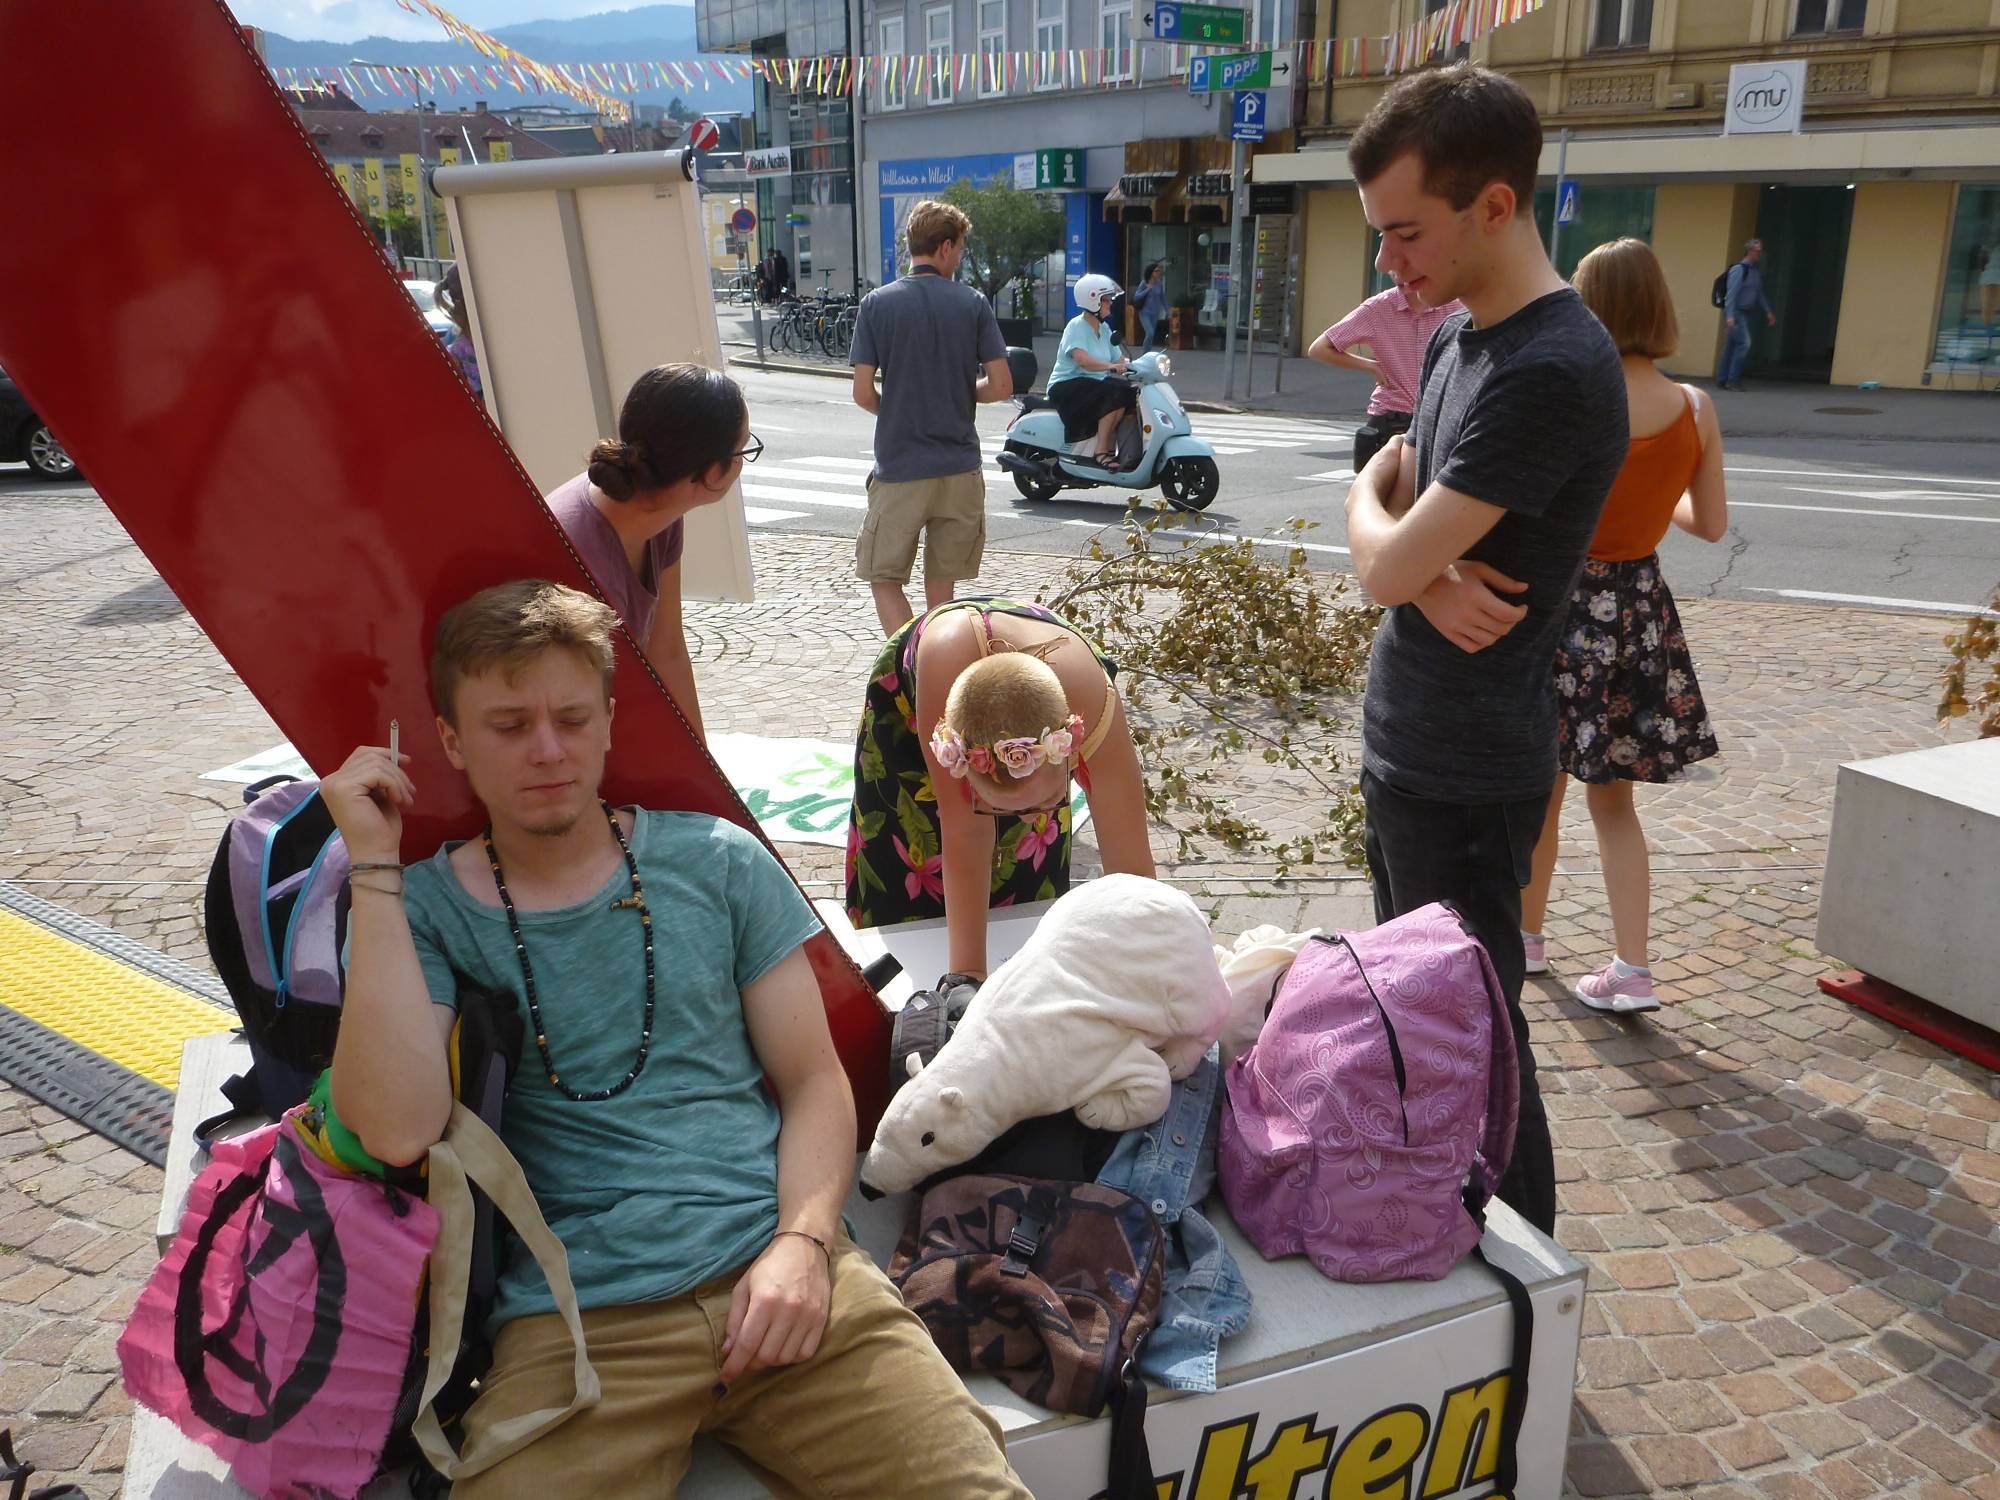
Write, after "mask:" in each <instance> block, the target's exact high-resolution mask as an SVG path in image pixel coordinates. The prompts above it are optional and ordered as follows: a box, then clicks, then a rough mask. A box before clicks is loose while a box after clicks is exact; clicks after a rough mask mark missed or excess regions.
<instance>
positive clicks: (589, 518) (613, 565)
mask: <svg viewBox="0 0 2000 1500" xmlns="http://www.w3.org/2000/svg"><path fill="white" fill-rule="evenodd" d="M547 499H548V506H549V509H550V510H551V511H553V512H555V518H556V520H558V521H559V522H561V523H562V529H563V530H564V531H566V532H568V533H569V539H570V542H571V543H572V544H573V545H574V546H575V547H576V550H577V551H578V552H580V553H581V554H582V555H583V561H584V564H585V566H587V567H588V568H589V569H590V571H591V574H592V575H593V576H594V577H595V578H596V579H597V581H598V583H599V584H600V585H602V587H603V589H604V598H605V602H606V603H608V604H609V605H610V606H611V607H612V608H613V609H615V610H617V611H618V617H619V618H620V619H621V620H623V621H624V622H625V628H626V629H627V630H629V631H631V632H632V634H633V636H634V637H635V638H636V639H637V640H638V642H639V645H640V646H641V648H643V647H644V646H645V645H646V643H647V642H648V641H649V640H651V639H652V636H653V616H654V615H655V614H656V613H657V612H658V610H659V608H660V575H661V574H662V573H664V572H666V571H667V569H669V568H671V567H672V566H673V565H674V564H675V563H677V562H679V561H680V560H681V523H680V521H678V520H676V521H675V522H674V523H673V524H672V525H671V526H669V527H668V528H667V529H666V530H665V531H662V532H661V533H660V534H659V535H658V536H656V537H654V538H653V539H652V540H651V541H649V542H648V543H646V564H645V567H644V568H643V569H642V570H641V572H638V573H634V572H633V571H632V565H631V564H630V563H628V562H627V561H626V560H625V544H624V543H623V542H622V541H620V540H619V539H618V528H617V527H615V526H613V525H612V524H611V523H610V522H609V521H608V520H606V519H605V518H604V513H603V512H602V511H600V510H598V508H597V507H596V506H595V505H592V504H591V503H590V476H589V475H588V474H579V475H577V476H576V478H574V479H572V480H570V481H569V482H568V483H567V484H561V485H557V486H556V488H555V489H553V490H551V491H550V492H549V494H548V497H547Z"/></svg>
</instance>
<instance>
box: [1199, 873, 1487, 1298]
mask: <svg viewBox="0 0 2000 1500" xmlns="http://www.w3.org/2000/svg"><path fill="white" fill-rule="evenodd" d="M1226 1078H1227V1082H1228V1090H1229V1092H1228V1097H1227V1099H1226V1100H1225V1102H1224V1107H1223V1112H1222V1139H1221V1147H1220V1151H1219V1154H1218V1157H1217V1163H1216V1167H1217V1172H1218V1174H1219V1175H1220V1177H1221V1180H1222V1195H1223V1197H1224V1198H1225V1199H1227V1200H1228V1203H1229V1211H1230V1213H1231V1214H1233V1215H1234V1216H1235V1219H1236V1222H1237V1224H1238V1225H1239V1226H1240V1227H1241V1228H1242V1230H1243V1233H1244V1234H1245V1235H1246V1236H1247V1237H1248V1238H1249V1240H1250V1242H1251V1243H1252V1244H1253V1245H1255V1246H1256V1247H1257V1248H1258V1249H1259V1250H1261V1251H1263V1252H1264V1254H1265V1255H1266V1256H1267V1257H1271V1258H1274V1259H1275V1258H1276V1257H1278V1256H1281V1255H1297V1254H1301V1253H1303V1254H1304V1255H1306V1256H1309V1257H1310V1258H1311V1260H1312V1263H1313V1264H1314V1265H1316V1266H1318V1267H1319V1268H1320V1270H1322V1271H1324V1272H1325V1273H1326V1274H1327V1275H1329V1276H1331V1277H1333V1278H1334V1279H1336V1280H1338V1281H1393V1280H1397V1279H1400V1278H1403V1277H1417V1278H1421V1279H1422V1280H1425V1281H1435V1280H1437V1279H1438V1278H1439V1277H1441V1276H1443V1275H1444V1274H1445V1273H1446V1272H1447V1271H1449V1270H1450V1269H1451V1268H1452V1267H1453V1266H1455V1265H1457V1264H1458V1262H1459V1261H1460V1260H1461V1259H1462V1258H1463V1257H1464V1256H1465V1254H1466V1252H1467V1251H1469V1250H1471V1249H1472V1247H1473V1246H1475V1245H1477V1244H1478V1243H1479V1238H1480V1224H1479V1222H1478V1218H1477V1215H1478V1214H1479V1213H1480V1211H1481V1210H1483V1209H1484V1208H1485V1206H1486V1202H1487V1200H1488V1199H1489V1198H1491V1197H1492V1196H1493V1189H1494V1188H1495V1187H1496V1186H1497V1185H1498V1184H1499V1181H1500V1175H1501V1173H1502V1172H1504V1171H1505V1170H1506V1168H1507V1163H1508V1161H1509V1159H1511V1157H1512V1156H1513V1154H1514V1126H1515V1121H1516V1117H1517V1116H1518V1114H1519V1112H1520V1093H1521V1079H1520V1072H1519V1069H1518V1067H1517V1065H1516V1062H1515V1057H1514V1032H1513V1028H1512V1027H1511V1026H1510V1025H1509V1024H1508V1020H1507V1009H1506V1002H1505V1000H1504V999H1503V998H1502V996H1501V993H1500V983H1499V980H1498V979H1497V978H1496V977H1495V975H1494V972H1493V964H1492V961H1491V960H1490V959H1489V958H1487V956H1486V950H1485V949H1484V948H1482V947H1481V946H1480V945H1479V943H1478V941H1477V940H1476V939H1475V938H1473V936H1472V935H1471V934H1470V933H1469V932H1467V931H1466V930H1465V927H1464V925H1463V924H1462V923H1461V922H1460V921H1459V918H1458V914H1457V913H1456V912H1454V911H1453V910H1452V909H1451V908H1450V907H1448V906H1445V905H1442V904H1436V903H1434V904H1432V905H1430V906H1426V907H1422V908H1420V909H1419V910H1417V911H1413V912H1410V913H1408V914H1407V915H1405V916H1401V917H1398V918H1397V919H1396V920H1395V921H1393V922H1386V923H1384V924H1383V925H1382V926H1380V927H1377V928H1374V929H1373V930H1371V931H1368V932H1354V933H1341V934H1339V935H1337V936H1335V937H1332V938H1316V939H1314V940H1313V941H1312V942H1309V943H1307V944H1306V946H1305V948H1304V949H1303V950H1301V952H1300V953H1299V956H1298V958H1297V959H1296V960H1295V961H1294V962H1293V964H1292V967H1291V972H1290V973H1288V974H1287V975H1286V976H1285V979H1284V981H1283V983H1281V984H1280V985H1279V987H1278V993H1277V998H1276V999H1275V1000H1273V1001H1272V1003H1271V1012H1270V1014H1269V1016H1267V1017H1266V1018H1265V1021H1264V1029H1263V1030H1262V1032H1260V1033H1259V1035H1258V1037H1257V1043H1256V1045H1255V1046H1253V1047H1252V1048H1251V1049H1250V1050H1249V1051H1248V1052H1246V1053H1244V1054H1243V1055H1242V1056H1241V1057H1239V1058H1237V1059H1236V1061H1235V1062H1234V1063H1232V1064H1231V1065H1230V1067H1229V1070H1228V1073H1227V1075H1226Z"/></svg>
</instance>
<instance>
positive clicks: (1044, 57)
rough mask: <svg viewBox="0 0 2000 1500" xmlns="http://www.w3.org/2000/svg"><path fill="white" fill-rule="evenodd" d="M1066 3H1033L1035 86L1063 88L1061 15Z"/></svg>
mask: <svg viewBox="0 0 2000 1500" xmlns="http://www.w3.org/2000/svg"><path fill="white" fill-rule="evenodd" d="M1068 4H1069V0H1035V87H1036V88H1038V89H1059V88H1061V87H1062V85H1063V48H1064V46H1066V45H1067V43H1066V42H1065V40H1064V35H1065V33H1066V31H1067V29H1068V26H1067V19H1066V17H1065V14H1064V10H1065V7H1066V6H1068Z"/></svg>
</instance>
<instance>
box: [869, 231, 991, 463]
mask: <svg viewBox="0 0 2000 1500" xmlns="http://www.w3.org/2000/svg"><path fill="white" fill-rule="evenodd" d="M1006 357H1007V344H1006V341H1005V340H1004V339H1002V338H1001V337H1000V323H999V320H998V319H996V318H995V317H994V316H993V309H992V308H991V307H990V306H988V305H987V301H986V299H985V298H984V297H982V296H980V294H979V293H978V292H976V291H974V290H973V289H972V288H971V287H969V286H966V285H964V284H963V283H961V282H957V281H952V280H950V279H949V278H947V277H944V276H940V275H939V274H938V273H937V272H935V271H932V270H930V269H929V268H928V267H924V266H919V267H918V268H917V269H916V270H914V271H912V272H911V273H910V274H909V275H908V276H905V277H903V278H901V279H900V280H898V281H892V282H890V283H889V285H887V286H885V287H878V288H876V289H875V290H874V291H872V292H870V293H869V294H868V295H867V296H866V297H864V298H863V299H862V302H861V315H860V317H859V319H858V320H857V321H856V323H855V325H854V343H853V346H852V348H851V349H850V351H849V354H848V361H849V363H851V364H857V365H874V366H875V367H876V368H877V369H878V370H880V371H881V372H882V411H881V414H880V415H879V416H877V417H876V419H875V472H876V473H877V474H878V475H879V476H880V477H881V478H882V479H884V480H886V481H888V482H890V483H892V484H901V483H903V482H904V481H906V480H911V479H937V478H941V477H942V476H944V475H946V474H964V473H967V472H969V471H971V470H974V469H977V468H978V467H979V466H980V462H981V459H980V453H979V429H978V428H977V427H975V426H974V425H973V421H972V414H973V412H974V411H975V410H976V409H977V408H978V400H977V398H976V396H975V395H974V387H975V386H976V385H977V384H978V383H979V372H980V367H981V366H982V365H984V364H986V363H987V362H988V361H990V360H996V359H1005V358H1006Z"/></svg>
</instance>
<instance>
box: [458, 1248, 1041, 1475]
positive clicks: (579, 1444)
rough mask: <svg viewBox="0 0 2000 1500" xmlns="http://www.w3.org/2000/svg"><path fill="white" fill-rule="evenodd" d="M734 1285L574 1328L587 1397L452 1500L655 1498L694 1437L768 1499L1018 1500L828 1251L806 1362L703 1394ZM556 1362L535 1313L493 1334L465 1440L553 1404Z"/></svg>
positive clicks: (869, 1277)
mask: <svg viewBox="0 0 2000 1500" xmlns="http://www.w3.org/2000/svg"><path fill="white" fill-rule="evenodd" d="M739 1274H740V1272H732V1273H731V1274H729V1275H727V1276H722V1277H718V1278H717V1279H716V1280H714V1281H711V1282H708V1283H706V1284H705V1285H703V1286H699V1287H696V1288H695V1289H694V1290H693V1291H691V1292H687V1293H684V1294H683V1295H681V1296H679V1297H675V1298H673V1299H672V1300H671V1301H667V1302H648V1303H642V1304H640V1305H638V1306H634V1307H604V1308H593V1309H591V1310H589V1311H587V1312H585V1313H584V1315H583V1329H584V1338H585V1342H586V1343H587V1344H588V1346H589V1349H590V1359H591V1363H592V1364H593V1365H595V1366H596V1367H597V1373H598V1377H599V1379H600V1380H601V1381H602V1382H603V1386H604V1398H603V1400H601V1401H600V1402H599V1403H598V1404H597V1405H596V1406H594V1407H591V1408H590V1409H589V1410H587V1411H581V1412H578V1413H577V1414H576V1415H575V1416H573V1417H571V1418H570V1419H569V1420H568V1421H567V1422H565V1423H563V1424H562V1425H561V1426H560V1427H558V1428H556V1429H555V1430H554V1431H553V1432H550V1433H547V1434H545V1435H544V1436H542V1437H541V1438H539V1439H537V1440H536V1441H535V1442H533V1443H530V1444H529V1445H528V1446H527V1447H526V1448H524V1449H522V1450H521V1451H520V1452H519V1453H517V1454H515V1455H514V1456H513V1457H512V1458H509V1459H507V1460H505V1461H503V1462H502V1463H499V1464H497V1465H495V1466H494V1467H493V1468H491V1469H489V1470H487V1471H486V1472H485V1473H484V1474H478V1475H475V1476H473V1477H472V1478H470V1479H463V1480H460V1481H459V1482H458V1484H456V1485H455V1486H453V1489H452V1496H453V1500H498V1497H506V1500H514V1497H519V1500H560V1497H567V1496H572V1495H575V1496H586V1495H589V1496H595V1495H603V1496H614V1495H615V1496H618V1497H619V1500H626V1497H633V1500H641V1497H643V1500H668V1497H671V1496H673V1495H674V1494H675V1493H676V1491H677V1490H678V1489H679V1487H680V1482H681V1479H682V1477H683V1476H684V1475H685V1474H686V1473H687V1467H688V1452H689V1445H690V1444H691V1443H692V1442H693V1440H694V1435H695V1434H696V1433H697V1432H705V1433H709V1434H711V1435H712V1436H714V1437H716V1438H718V1439H720V1440H721V1441H722V1442H724V1443H727V1444H728V1445H729V1446H730V1447H731V1448H733V1449H735V1450H736V1451H737V1452H738V1453H739V1454H740V1455H741V1456H742V1457H743V1458H744V1459H745V1460H747V1461H748V1462H749V1464H750V1466H751V1467H752V1468H754V1469H755V1470H756V1471H757V1472H758V1473H759V1474H760V1475H761V1476H762V1478H763V1479H764V1481H765V1483H767V1484H768V1485H769V1486H770V1487H771V1491H772V1493H773V1494H775V1495H780V1496H798V1497H811V1500H820V1497H825V1500H833V1497H836V1496H851V1497H854V1500H900V1497H906V1496H907V1497H910V1500H919V1497H923V1500H930V1497H936V1500H945V1497H950V1500H1033V1497H1032V1496H1030V1495H1029V1493H1028V1491H1027V1489H1026V1488H1025V1487H1024V1486H1023V1485H1022V1484H1021V1483H1020V1481H1019V1480H1017V1479H1015V1477H1014V1475H1013V1472H1012V1470H1010V1469H1009V1468H1008V1467H1007V1460H1006V1457H1005V1454H1004V1453H1003V1451H1002V1448H1001V1442H1000V1428H999V1425H998V1424H997V1423H996V1422H995V1421H994V1420H993V1418H992V1417H991V1416H990V1415H988V1414H987V1412H986V1410H985V1408H983V1407H981V1406H980V1405H979V1404H978V1403H977V1402H976V1401H974V1400H973V1399H972V1397H971V1396H969V1395H967V1394H966V1390H965V1386H964V1385H963V1383H961V1382H960V1380H959V1378H958V1375H957V1374H956V1373H955V1372H954V1371H953V1370H952V1369H951V1367H950V1366H949V1365H947V1364H946V1363H945V1362H944V1357H943V1356H942V1355H941V1354H939V1353H938V1352H937V1347H936V1346H935V1345H934V1344H933V1343H932V1342H931V1337H930V1334H929V1333H928V1332H927V1331H926V1330H925V1328H924V1325H923V1323H922V1322H921V1321H920V1320H919V1319H918V1318H917V1315H916V1314H915V1313H913V1312H911V1311H909V1309H907V1308H906V1307H904V1306H903V1300H902V1298H901V1297H900V1296H898V1295H897V1293H896V1289H895V1287H894V1286H893V1285H891V1284H890V1282H889V1278H888V1277H886V1276H884V1275H883V1274H882V1272H881V1270H880V1269H879V1268H878V1267H877V1266H876V1265H875V1263H874V1261H872V1260H871V1259H869V1257H868V1255H867V1253H866V1252H865V1251H862V1250H860V1249H857V1248H856V1247H855V1246H854V1244H853V1243H852V1242H851V1241H849V1240H848V1239H847V1238H846V1237H845V1236H842V1237H841V1239H840V1240H839V1241H838V1242H837V1243H836V1244H835V1246H834V1252H833V1301H832V1307H831V1311H830V1313H829V1315H828V1318H827V1325H826V1333H825V1336H824V1337H823V1338H822V1339H821V1341H820V1346H819V1350H818V1352H817V1353H815V1354H814V1355H813V1357H812V1358H811V1359H810V1360H807V1361H806V1362H804V1363H803V1364H796V1365H785V1366H781V1367H779V1368H777V1369H770V1370H752V1371H750V1372H749V1373H748V1374H746V1375H744V1376H743V1377H742V1378H740V1379H739V1380H738V1381H737V1382H736V1384H735V1385H733V1386H730V1387H728V1388H727V1389H726V1390H725V1389H724V1388H723V1387H722V1386H721V1385H720V1384H718V1374H719V1372H720V1370H721V1368H722V1352H721V1351H722V1341H723V1338H724V1337H725V1336H726V1335H727V1333H728V1331H729V1299H730V1294H731V1292H732V1291H733V1290H734V1289H735V1285H736V1280H737V1276H738V1275H739ZM573 1363H574V1357H573V1355H572V1353H571V1348H570V1342H569V1335H568V1334H567V1333H566V1332H565V1331H564V1329H563V1326H562V1320H561V1319H560V1318H558V1317H557V1316H555V1314H553V1313H549V1314H543V1315H539V1316H535V1317H527V1318H517V1319H515V1320H514V1321H513V1322H511V1323H508V1324H506V1325H505V1326H504V1327H502V1328H501V1330H500V1335H499V1338H498V1340H497V1341H496V1343H495V1347H494V1351H493V1369H492V1371H491V1373H490V1374H489V1375H488V1376H487V1378H486V1381H485V1384H484V1388H483V1390H482V1392H481V1394H480V1397H479V1399H478V1400H477V1401H476V1402H474V1403H473V1406H472V1409H471V1411H469V1412H468V1413H467V1414H466V1428H467V1431H468V1433H476V1432H478V1431H479V1430H480V1429H481V1428H482V1427H483V1426H485V1425H486V1424H488V1423H492V1422H496V1421H499V1420H501V1419H503V1418H505V1417H508V1416H512V1415H515V1414H516V1413H520V1412H525V1411H532V1410H534V1409H536V1408H537V1407H544V1406H560V1405H562V1404H563V1403H564V1402H565V1401H567V1400H568V1395H569V1390H570V1377H571V1373H572V1367H573Z"/></svg>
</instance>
